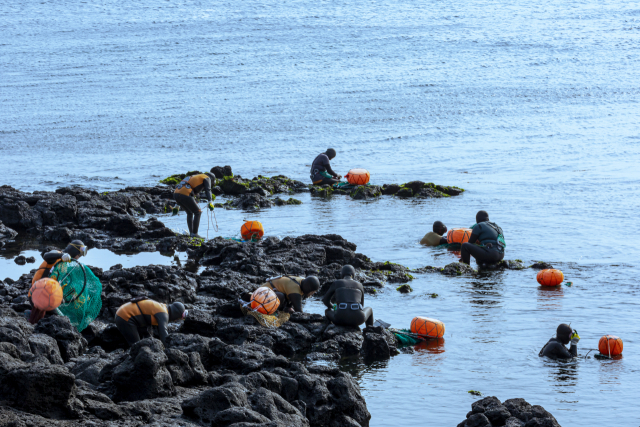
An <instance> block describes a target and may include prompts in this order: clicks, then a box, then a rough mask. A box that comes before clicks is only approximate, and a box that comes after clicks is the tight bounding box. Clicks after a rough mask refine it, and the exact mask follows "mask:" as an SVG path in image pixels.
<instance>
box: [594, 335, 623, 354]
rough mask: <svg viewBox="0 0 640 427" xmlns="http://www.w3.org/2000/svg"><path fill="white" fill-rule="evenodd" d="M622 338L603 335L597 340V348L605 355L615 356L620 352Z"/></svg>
mask: <svg viewBox="0 0 640 427" xmlns="http://www.w3.org/2000/svg"><path fill="white" fill-rule="evenodd" d="M622 348H623V345H622V339H621V338H620V337H617V336H615V335H605V336H603V337H602V338H600V341H598V350H599V351H600V353H601V354H604V355H605V356H609V357H612V356H617V355H619V354H622Z"/></svg>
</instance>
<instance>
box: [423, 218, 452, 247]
mask: <svg viewBox="0 0 640 427" xmlns="http://www.w3.org/2000/svg"><path fill="white" fill-rule="evenodd" d="M445 234H447V226H446V225H444V224H443V223H442V222H441V221H436V222H434V223H433V231H430V232H428V233H427V234H425V235H424V237H423V238H422V240H420V244H421V245H425V246H438V245H444V244H446V243H447V237H446V236H445V237H442V236H444V235H445Z"/></svg>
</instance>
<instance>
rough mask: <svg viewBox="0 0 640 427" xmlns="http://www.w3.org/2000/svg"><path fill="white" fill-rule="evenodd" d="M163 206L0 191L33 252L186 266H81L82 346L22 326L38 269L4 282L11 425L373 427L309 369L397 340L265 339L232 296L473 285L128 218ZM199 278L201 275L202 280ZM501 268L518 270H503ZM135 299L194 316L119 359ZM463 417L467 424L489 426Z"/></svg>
mask: <svg viewBox="0 0 640 427" xmlns="http://www.w3.org/2000/svg"><path fill="white" fill-rule="evenodd" d="M221 179H223V180H224V177H223V178H221ZM257 181H259V180H257ZM234 182H235V181H234ZM265 182H266V181H265ZM243 188H247V189H248V190H251V189H252V188H261V189H262V190H265V189H264V188H263V187H262V186H260V185H258V186H257V187H251V186H249V187H246V186H243ZM289 188H291V187H289ZM293 188H296V187H295V185H294V187H293ZM416 188H418V190H420V191H422V190H421V189H423V188H424V186H420V187H417V186H416ZM429 188H430V187H429ZM265 191H266V190H265ZM287 191H289V190H287ZM398 191H400V190H398ZM412 191H413V190H412ZM420 191H418V193H420ZM438 191H441V190H438ZM427 192H428V191H427ZM225 194H226V193H225ZM248 194H256V195H258V196H259V197H265V196H262V195H260V194H258V193H248ZM412 194H413V193H412ZM171 196H172V187H167V186H158V187H131V188H127V189H125V190H121V191H117V192H108V193H97V192H95V191H90V190H86V189H81V188H62V189H59V190H57V191H56V192H54V193H52V192H34V193H23V192H20V191H18V190H15V189H13V188H11V187H7V186H3V187H0V220H2V222H3V223H4V226H2V225H0V232H2V233H5V234H6V235H7V236H10V237H15V234H14V233H12V232H11V231H9V230H11V229H13V228H15V230H18V231H19V232H20V233H30V234H32V235H33V236H34V237H36V238H37V239H40V240H47V241H57V242H64V243H66V242H68V241H69V240H71V239H74V238H79V239H82V240H83V241H84V242H85V243H86V244H88V245H89V246H90V247H100V248H108V249H111V250H127V251H132V252H135V251H162V252H171V251H176V250H177V251H184V252H186V253H187V254H188V257H189V261H188V263H187V266H186V267H185V268H179V267H175V266H159V265H149V266H138V267H133V268H122V266H121V265H116V266H113V267H111V268H110V269H108V270H103V269H100V268H96V267H90V268H91V270H92V271H93V273H94V274H95V275H96V276H97V277H98V278H99V279H100V281H101V283H102V286H103V294H102V301H103V305H102V311H101V313H100V316H99V317H98V319H97V320H96V321H95V322H94V323H93V324H91V325H90V326H89V327H88V328H87V329H85V330H84V331H83V332H82V334H80V333H78V332H77V331H76V330H75V329H74V328H73V327H72V326H71V324H70V323H69V321H68V319H67V318H65V317H58V316H51V317H47V318H45V319H43V320H41V321H40V322H39V323H38V324H37V325H36V326H35V327H34V326H33V325H30V324H29V323H28V322H27V321H26V319H25V317H24V315H23V312H24V311H25V310H27V309H29V308H30V306H29V303H28V301H27V297H26V294H27V291H28V289H29V287H30V284H31V278H32V277H33V274H34V272H35V270H32V271H31V272H29V273H26V274H23V275H22V276H21V277H20V278H19V279H17V280H12V279H5V280H4V281H0V396H1V397H0V399H1V403H0V413H1V414H0V416H2V417H3V419H4V420H6V422H7V425H15V426H22V425H25V426H26V425H32V426H33V425H35V426H40V425H43V426H44V425H48V426H51V425H53V426H86V425H110V426H138V425H152V426H161V425H185V426H186V425H214V426H233V427H248V426H263V427H266V426H269V427H277V426H292V425H295V426H325V425H331V426H338V427H339V426H368V425H369V420H370V418H371V415H370V413H369V411H368V410H367V405H366V402H365V401H364V399H363V397H362V395H361V393H360V389H359V386H358V384H357V382H356V381H355V380H354V379H353V377H352V376H351V375H350V374H348V373H345V372H341V371H340V370H339V369H337V368H333V367H330V366H327V365H326V364H322V363H321V364H318V363H317V362H318V361H332V360H340V359H342V358H352V359H361V360H363V361H366V362H369V361H375V360H387V359H389V358H391V357H393V356H394V355H397V354H399V352H400V351H409V352H411V351H412V348H411V347H408V348H405V349H404V350H402V349H399V348H398V342H397V340H396V338H395V336H394V335H393V333H391V332H390V331H387V330H385V329H383V328H381V327H368V328H365V329H360V328H345V327H338V326H335V325H332V324H330V323H328V322H327V321H326V319H325V318H324V317H323V316H321V315H317V314H309V313H294V314H293V315H292V316H291V317H290V319H289V321H288V322H286V323H285V324H284V325H283V326H281V327H280V328H265V327H263V326H261V325H260V324H259V323H258V322H257V320H255V319H254V318H253V317H250V316H244V315H243V313H242V312H241V311H240V308H239V304H238V295H240V294H241V293H243V292H250V291H253V290H254V289H255V288H256V287H257V285H258V284H260V283H262V282H263V281H264V279H265V278H267V277H270V276H274V275H279V274H283V273H287V274H294V275H302V276H305V275H311V274H313V275H316V276H318V278H319V279H320V282H321V289H320V292H319V293H318V295H322V294H323V293H324V292H326V290H327V288H328V287H329V286H330V284H331V282H332V281H333V280H335V279H336V278H337V274H338V272H339V271H340V268H341V267H342V266H343V265H346V264H351V265H353V266H354V267H355V268H356V269H357V270H358V276H359V280H360V281H362V282H363V285H364V286H365V289H366V292H367V293H370V294H374V293H376V292H377V290H378V289H380V288H381V287H383V286H384V285H385V283H386V282H391V283H407V282H409V281H411V280H412V279H413V276H412V274H411V273H416V274H424V273H431V272H433V273H441V274H443V275H450V276H456V275H460V274H475V272H474V270H472V269H468V270H467V269H465V268H464V267H461V266H460V264H459V263H452V264H450V265H448V266H445V267H442V268H436V267H425V268H423V269H417V270H410V269H408V268H406V267H404V266H401V265H398V264H394V263H391V262H373V261H371V260H370V259H369V258H368V257H367V256H366V255H364V254H361V253H358V252H356V249H357V247H356V245H355V244H353V243H352V242H348V241H347V240H345V239H343V238H342V237H341V236H338V235H324V236H317V235H304V236H299V237H286V238H284V239H278V238H275V237H268V238H265V239H264V240H262V241H260V242H257V243H252V242H238V241H235V240H228V239H223V238H216V239H212V240H209V241H202V240H200V239H190V238H186V237H184V236H176V235H175V234H174V233H173V231H171V230H170V229H168V228H167V227H165V226H164V224H163V223H162V222H160V221H158V220H157V219H155V218H149V219H148V220H146V221H140V220H138V219H137V217H138V216H140V215H144V214H157V213H161V212H165V209H166V208H167V206H168V205H167V201H168V200H169V199H170V198H171ZM243 196H246V194H242V195H240V196H239V197H243ZM425 197H426V196H425ZM42 249H43V250H46V249H49V248H48V247H46V248H42ZM190 267H196V268H190ZM197 267H204V270H203V271H202V272H201V273H200V274H197V273H196V272H197V271H198V268H197ZM531 267H533V268H536V267H538V266H537V265H534V266H531ZM501 268H511V269H516V270H517V269H522V268H526V267H524V265H522V263H521V262H517V261H508V262H505V263H503V265H502V266H501ZM136 296H147V297H149V298H152V299H155V300H157V301H160V302H171V301H175V300H180V301H182V302H184V303H185V305H186V306H187V308H188V309H189V313H190V314H189V316H188V317H187V319H186V320H185V321H184V323H182V324H174V325H172V328H173V330H172V331H171V335H170V337H169V339H168V340H167V345H166V347H165V346H164V345H163V344H162V343H161V342H160V341H159V340H157V339H155V338H153V337H148V338H146V339H144V340H142V341H140V342H138V343H137V344H135V345H134V346H133V347H132V348H130V349H127V348H126V344H125V342H124V340H123V338H122V336H121V334H120V332H119V331H118V330H117V328H116V327H115V324H114V322H113V319H114V314H115V311H116V310H117V308H118V307H119V306H120V305H122V304H124V303H125V302H128V301H129V300H130V299H131V298H133V297H136ZM506 404H507V402H505V406H506ZM485 406H487V405H485ZM512 414H513V413H512ZM472 418H473V417H469V418H468V419H467V421H465V423H466V424H464V425H466V426H467V427H473V426H476V425H478V426H479V425H485V424H473V423H475V421H473V420H475V419H476V418H479V417H475V418H473V419H472ZM525 421H526V420H525ZM554 421H555V420H554ZM493 425H501V424H493ZM514 425H516V424H514ZM526 425H527V426H529V423H528V421H527V424H526ZM532 425H547V424H532ZM549 425H557V424H549Z"/></svg>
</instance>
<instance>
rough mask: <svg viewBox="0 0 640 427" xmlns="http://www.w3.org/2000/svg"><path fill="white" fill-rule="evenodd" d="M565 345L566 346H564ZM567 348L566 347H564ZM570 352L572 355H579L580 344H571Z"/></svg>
mask: <svg viewBox="0 0 640 427" xmlns="http://www.w3.org/2000/svg"><path fill="white" fill-rule="evenodd" d="M562 347H564V346H562ZM564 348H565V349H566V347H564ZM569 353H570V354H571V357H577V356H578V346H577V345H576V344H571V347H570V348H569Z"/></svg>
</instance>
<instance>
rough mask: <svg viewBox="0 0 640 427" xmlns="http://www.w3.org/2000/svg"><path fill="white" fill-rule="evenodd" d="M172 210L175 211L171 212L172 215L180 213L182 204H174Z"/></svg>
mask: <svg viewBox="0 0 640 427" xmlns="http://www.w3.org/2000/svg"><path fill="white" fill-rule="evenodd" d="M172 211H173V213H172V214H171V216H176V215H178V212H180V206H174V207H173V209H172Z"/></svg>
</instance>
